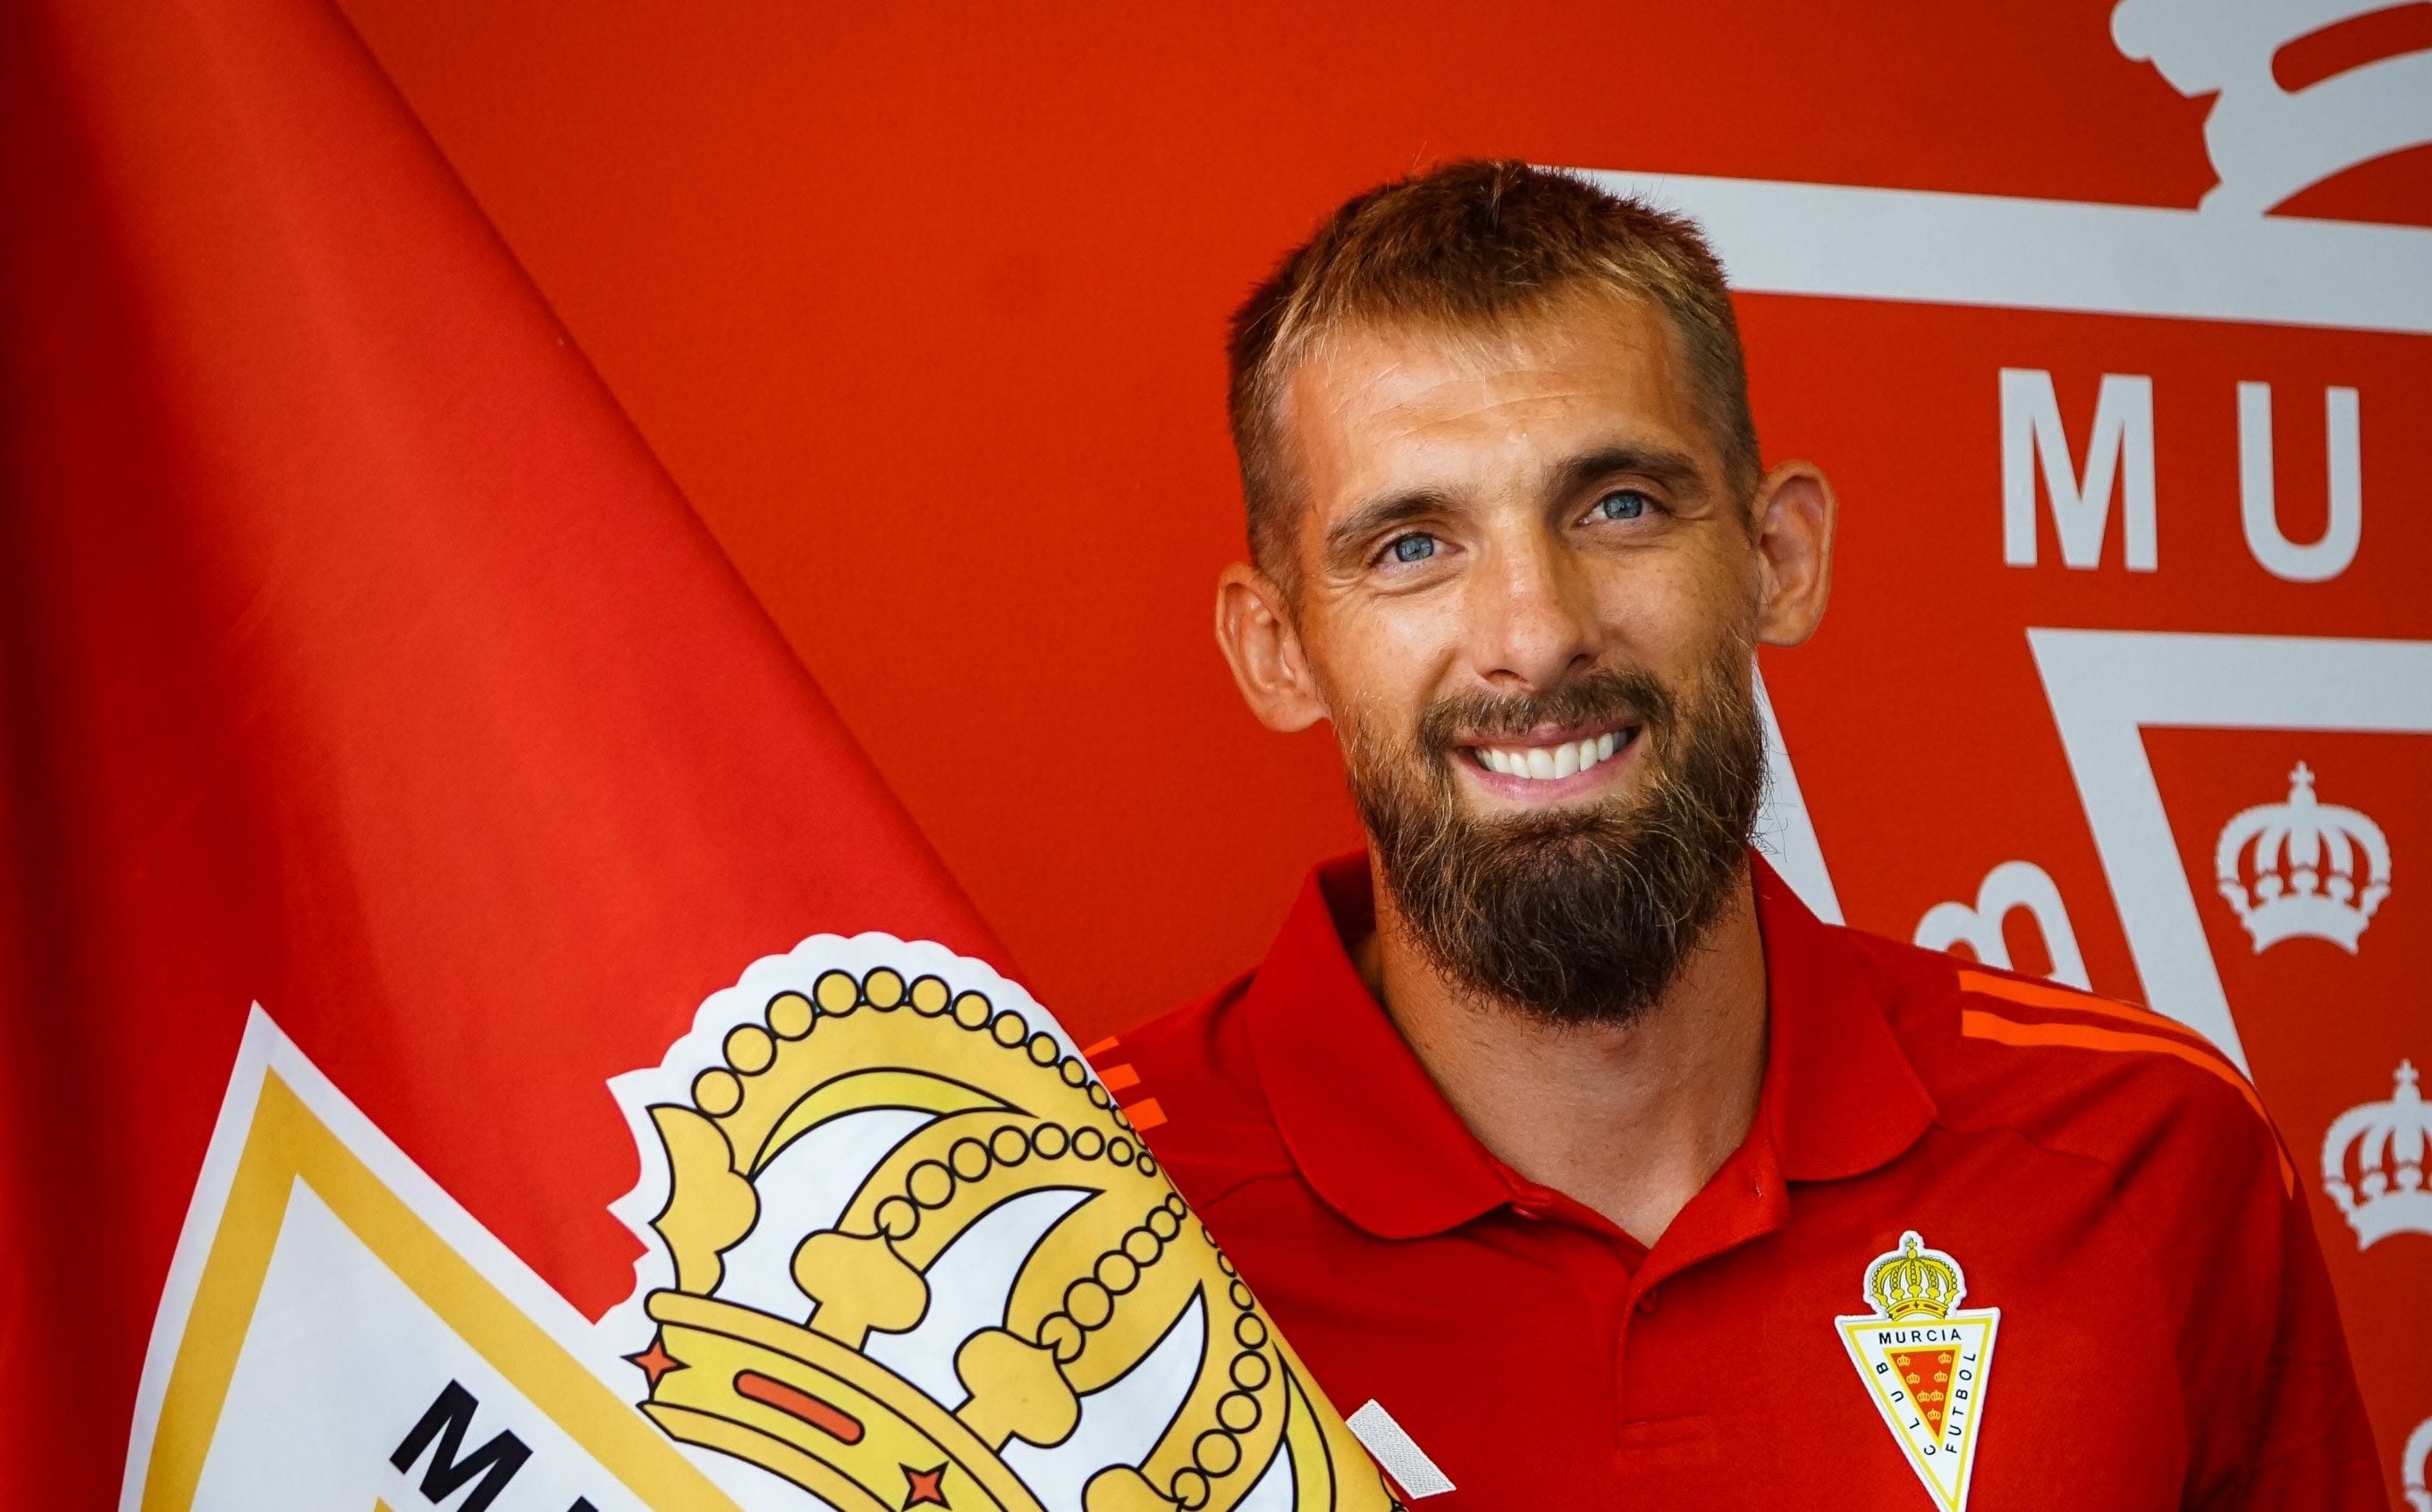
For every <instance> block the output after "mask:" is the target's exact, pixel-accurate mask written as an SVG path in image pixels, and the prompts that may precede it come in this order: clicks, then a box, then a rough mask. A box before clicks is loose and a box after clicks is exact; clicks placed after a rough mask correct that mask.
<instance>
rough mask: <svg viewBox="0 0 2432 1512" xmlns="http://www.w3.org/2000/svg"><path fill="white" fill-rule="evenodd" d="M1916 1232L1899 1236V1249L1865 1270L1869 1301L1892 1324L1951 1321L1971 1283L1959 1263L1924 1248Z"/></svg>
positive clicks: (1940, 1253)
mask: <svg viewBox="0 0 2432 1512" xmlns="http://www.w3.org/2000/svg"><path fill="white" fill-rule="evenodd" d="M1922 1244H1923V1241H1922V1240H1920V1239H1918V1238H1917V1233H1916V1232H1915V1231H1914V1230H1912V1231H1911V1232H1907V1233H1904V1234H1902V1235H1900V1249H1896V1250H1894V1251H1892V1252H1891V1253H1890V1254H1887V1255H1884V1256H1883V1257H1882V1258H1880V1259H1878V1260H1877V1261H1876V1262H1875V1263H1874V1264H1873V1265H1871V1266H1867V1267H1866V1300H1868V1301H1870V1302H1872V1303H1874V1304H1875V1309H1876V1311H1878V1312H1880V1313H1882V1314H1883V1317H1888V1318H1890V1319H1891V1320H1892V1321H1893V1322H1895V1323H1898V1322H1903V1321H1905V1320H1907V1319H1909V1318H1912V1317H1949V1316H1950V1315H1951V1309H1952V1308H1954V1307H1957V1306H1958V1305H1959V1302H1960V1299H1962V1298H1964V1297H1966V1296H1967V1295H1968V1283H1967V1282H1966V1281H1965V1280H1963V1279H1962V1278H1961V1276H1960V1271H1959V1263H1958V1262H1957V1261H1955V1260H1953V1259H1951V1257H1950V1256H1949V1255H1946V1254H1944V1253H1943V1252H1942V1251H1941V1250H1939V1249H1923V1248H1921V1246H1922Z"/></svg>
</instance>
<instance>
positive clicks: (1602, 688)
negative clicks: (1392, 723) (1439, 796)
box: [1418, 667, 1679, 756]
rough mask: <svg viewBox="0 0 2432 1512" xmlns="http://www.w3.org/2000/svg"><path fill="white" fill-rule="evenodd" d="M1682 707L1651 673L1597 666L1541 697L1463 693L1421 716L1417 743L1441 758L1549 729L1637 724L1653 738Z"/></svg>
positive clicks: (1671, 721)
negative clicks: (1472, 745) (1482, 741)
mask: <svg viewBox="0 0 2432 1512" xmlns="http://www.w3.org/2000/svg"><path fill="white" fill-rule="evenodd" d="M1678 712H1679V710H1678V703H1677V700H1675V699H1674V697H1673V695H1672V693H1671V691H1670V690H1669V689H1667V688H1665V687H1664V685H1663V684H1662V683H1661V682H1659V681H1657V680H1656V679H1655V677H1654V676H1653V675H1652V674H1650V673H1647V672H1644V671H1638V670H1637V669H1635V668H1628V667H1599V668H1596V669H1594V670H1592V671H1585V672H1581V673H1579V675H1578V676H1576V677H1573V678H1572V679H1570V680H1569V681H1567V682H1565V683H1563V684H1562V685H1561V686H1559V687H1557V688H1549V689H1547V690H1546V691H1545V692H1543V693H1460V694H1451V695H1448V696H1446V697H1444V698H1440V699H1438V700H1436V701H1435V702H1434V703H1432V704H1430V705H1427V712H1426V713H1425V714H1422V715H1421V716H1420V717H1419V728H1418V744H1419V748H1420V750H1422V751H1424V752H1425V753H1427V755H1429V756H1444V755H1445V754H1446V753H1448V752H1450V751H1451V750H1452V749H1453V748H1454V747H1455V746H1457V745H1459V744H1460V743H1461V741H1462V740H1464V739H1473V740H1474V739H1478V738H1480V737H1488V738H1492V737H1495V736H1512V737H1521V736H1526V735H1528V733H1529V732H1530V731H1532V730H1537V729H1542V728H1545V726H1547V725H1552V726H1555V727H1558V728H1560V727H1563V726H1568V725H1574V724H1634V725H1638V726H1640V727H1642V728H1643V729H1645V730H1646V731H1647V732H1648V733H1649V734H1656V733H1660V732H1663V731H1666V730H1669V729H1670V728H1671V727H1672V725H1673V723H1674V722H1675V720H1676V718H1677V716H1678Z"/></svg>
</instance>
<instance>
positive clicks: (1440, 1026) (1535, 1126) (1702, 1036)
mask: <svg viewBox="0 0 2432 1512" xmlns="http://www.w3.org/2000/svg"><path fill="white" fill-rule="evenodd" d="M1352 956H1353V960H1355V961H1356V962H1357V963H1358V965H1359V968H1360V976H1361V977H1363V978H1365V979H1366V981H1367V983H1368V989H1369V991H1370V992H1372V993H1375V994H1376V997H1377V1000H1378V1001H1379V1002H1381V1003H1382V1004H1384V1005H1385V1011H1386V1012H1387V1013H1388V1014H1389V1015H1390V1016H1391V1017H1392V1018H1393V1023H1394V1026H1395V1027H1396V1028H1399V1029H1400V1030H1401V1033H1402V1038H1403V1039H1404V1040H1405V1041H1407V1042H1408V1043H1409V1045H1410V1048H1411V1050H1413V1051H1414V1052H1416V1054H1417V1055H1418V1058H1419V1062H1420V1063H1421V1064H1423V1065H1424V1066H1426V1067H1427V1074H1428V1076H1429V1077H1431V1078H1432V1079H1434V1081H1435V1084H1436V1086H1437V1087H1438V1089H1440V1090H1441V1091H1442V1092H1443V1093H1444V1098H1445V1100H1446V1101H1448V1102H1450V1103H1451V1104H1452V1108H1453V1111H1454V1112H1455V1113H1458V1114H1460V1116H1461V1122H1462V1123H1464V1124H1466V1125H1468V1126H1469V1129H1470V1131H1471V1132H1472V1133H1474V1134H1476V1135H1477V1136H1478V1142H1479V1143H1480V1144H1483V1145H1484V1146H1485V1147H1487V1148H1488V1149H1489V1150H1491V1151H1493V1152H1494V1153H1495V1158H1496V1159H1498V1160H1500V1161H1502V1162H1503V1163H1504V1164H1507V1165H1509V1166H1511V1167H1512V1169H1513V1170H1515V1171H1517V1172H1519V1173H1520V1174H1521V1175H1522V1176H1525V1177H1527V1178H1528V1180H1529V1181H1534V1182H1536V1183H1537V1184H1539V1185H1540V1186H1547V1187H1551V1188H1553V1189H1554V1190H1555V1191H1558V1192H1561V1193H1562V1194H1563V1195H1564V1196H1566V1197H1569V1198H1573V1199H1574V1200H1576V1201H1578V1202H1580V1203H1582V1204H1584V1205H1585V1206H1587V1207H1589V1208H1592V1209H1594V1210H1595V1211H1596V1212H1597V1213H1600V1214H1602V1215H1604V1216H1606V1217H1607V1218H1610V1219H1611V1220H1612V1221H1613V1223H1614V1224H1615V1225H1617V1226H1618V1227H1619V1228H1620V1229H1621V1230H1622V1231H1623V1232H1626V1233H1628V1234H1630V1236H1631V1237H1633V1238H1635V1239H1637V1240H1638V1241H1639V1242H1641V1243H1642V1244H1647V1245H1650V1246H1651V1245H1653V1244H1654V1242H1655V1240H1656V1239H1657V1237H1658V1236H1660V1235H1661V1234H1662V1233H1663V1232H1664V1230H1665V1229H1666V1228H1668V1227H1670V1225H1671V1222H1672V1219H1673V1218H1674V1217H1675V1216H1676V1215H1679V1213H1680V1210H1681V1209H1682V1208H1683V1207H1685V1206H1687V1205H1688V1202H1689V1199H1690V1198H1693V1197H1695V1196H1696V1195H1697V1192H1698V1190H1699V1189H1700V1188H1702V1187H1703V1186H1704V1185H1705V1184H1706V1181H1708V1179H1709V1178H1711V1177H1712V1176H1713V1175H1714V1172H1715V1171H1716V1170H1717V1169H1719V1168H1720V1167H1721V1165H1722V1164H1723V1162H1724V1161H1725V1160H1726V1159H1728V1158H1729V1157H1730V1155H1731V1151H1732V1150H1734V1149H1736V1148H1737V1147H1739V1144H1740V1141H1741V1140H1742V1139H1744V1138H1746V1137H1747V1134H1748V1126H1749V1125H1750V1124H1751V1123H1752V1122H1753V1121H1754V1120H1755V1117H1756V1107H1757V1093H1758V1089H1759V1087H1760V1086H1761V1085H1762V1083H1763V1081H1764V1078H1765V946H1764V942H1763V940H1762V938H1761V937H1760V935H1759V934H1758V931H1757V922H1756V909H1755V899H1754V895H1753V893H1752V892H1751V890H1750V887H1749V885H1748V883H1747V882H1745V881H1743V882H1742V884H1741V885H1740V887H1739V888H1738V890H1737V891H1736V892H1735V894H1734V896H1733V898H1732V901H1731V905H1730V907H1729V908H1728V909H1726V910H1725V912H1724V914H1723V917H1722V918H1720V919H1718V920H1717V921H1715V924H1714V927H1713V929H1712V930H1710V931H1709V932H1708V934H1707V936H1706V938H1705V940H1704V941H1703V942H1702V943H1701V944H1700V945H1699V946H1698V947H1697V949H1695V950H1693V951H1692V952H1691V953H1690V956H1689V959H1688V960H1687V962H1686V963H1685V964H1684V965H1683V967H1682V969H1681V972H1680V976H1679V977H1676V978H1675V979H1674V980H1673V983H1672V985H1671V986H1670V987H1669V988H1667V989H1666V990H1665V991H1664V995H1663V996H1662V997H1661V998H1660V999H1658V1000H1657V1001H1656V1002H1655V1004H1654V1005H1653V1006H1651V1007H1650V1008H1649V1009H1648V1010H1647V1011H1646V1012H1645V1013H1643V1014H1641V1015H1640V1016H1639V1017H1638V1018H1637V1019H1635V1020H1633V1021H1632V1022H1630V1023H1629V1024H1627V1025H1621V1026H1613V1025H1557V1024H1551V1023H1548V1022H1546V1021H1545V1020H1544V1019H1542V1018H1539V1017H1536V1016H1534V1015H1532V1014H1529V1013H1527V1012H1524V1011H1520V1010H1518V1009H1515V1008H1513V1007H1512V1006H1511V1005H1509V1004H1505V1003H1498V1002H1494V1001H1485V1000H1480V999H1478V998H1477V997H1475V996H1469V995H1464V994H1461V993H1459V992H1457V991H1456V990H1455V989H1454V988H1453V987H1452V985H1451V984H1450V983H1448V982H1446V981H1445V980H1444V977H1442V976H1440V975H1439V974H1438V973H1437V972H1436V971H1435V969H1434V967H1433V966H1432V965H1431V964H1430V963H1429V962H1428V960H1427V957H1426V955H1425V953H1424V951H1423V950H1422V949H1421V947H1420V946H1419V944H1418V942H1417V941H1416V940H1415V939H1413V938H1412V937H1411V935H1410V928H1409V926H1408V924H1407V923H1406V922H1405V921H1403V920H1402V919H1401V918H1400V916H1399V915H1398V913H1397V912H1396V910H1395V909H1394V908H1393V898H1392V894H1391V893H1390V892H1387V891H1386V890H1385V889H1384V888H1383V887H1382V886H1379V887H1378V888H1377V891H1376V933H1375V934H1374V935H1372V936H1370V937H1369V938H1368V939H1366V940H1364V941H1360V942H1359V943H1357V944H1356V945H1354V947H1353V950H1352Z"/></svg>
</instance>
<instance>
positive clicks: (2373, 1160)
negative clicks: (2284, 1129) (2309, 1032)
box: [2322, 1061, 2432, 1249]
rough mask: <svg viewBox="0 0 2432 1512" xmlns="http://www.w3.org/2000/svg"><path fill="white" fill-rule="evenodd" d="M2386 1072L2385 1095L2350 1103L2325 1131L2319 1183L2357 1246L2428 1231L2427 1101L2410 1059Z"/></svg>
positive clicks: (2430, 1119)
mask: <svg viewBox="0 0 2432 1512" xmlns="http://www.w3.org/2000/svg"><path fill="white" fill-rule="evenodd" d="M2390 1080H2391V1083H2392V1090H2391V1092H2390V1100H2389V1101H2388V1102H2368V1103H2364V1104H2361V1105H2359V1106H2357V1107H2354V1108H2351V1109H2349V1110H2348V1111H2347V1112H2346V1113H2341V1114H2339V1117H2337V1118H2336V1119H2333V1120H2332V1122H2331V1127H2330V1128H2329V1130H2326V1131H2325V1132H2324V1133H2323V1135H2322V1190H2323V1191H2325V1192H2327V1193H2329V1194H2330V1198H2331V1200H2332V1201H2334V1202H2336V1203H2338V1204H2339V1212H2340V1213H2342V1214H2344V1215H2346V1217H2347V1220H2348V1227H2350V1228H2352V1229H2354V1230H2355V1231H2356V1248H2357V1249H2372V1248H2373V1246H2374V1245H2376V1244H2378V1243H2380V1242H2381V1241H2382V1240H2384V1239H2387V1238H2389V1237H2390V1235H2391V1234H2393V1233H2401V1232H2414V1233H2421V1234H2426V1235H2432V1192H2427V1191H2425V1190H2424V1149H2425V1147H2426V1146H2427V1145H2432V1104H2426V1103H2425V1102H2424V1094H2423V1093H2422V1092H2421V1091H2419V1090H2417V1087H2416V1073H2415V1062H2412V1061H2401V1062H2398V1069H2397V1071H2395V1072H2394V1073H2392V1074H2391V1077H2390ZM2351 1154H2353V1155H2354V1156H2355V1166H2354V1170H2355V1180H2353V1181H2351V1180H2349V1171H2350V1165H2349V1157H2350V1155H2351Z"/></svg>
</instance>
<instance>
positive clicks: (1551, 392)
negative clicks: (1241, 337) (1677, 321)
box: [1280, 297, 1720, 516]
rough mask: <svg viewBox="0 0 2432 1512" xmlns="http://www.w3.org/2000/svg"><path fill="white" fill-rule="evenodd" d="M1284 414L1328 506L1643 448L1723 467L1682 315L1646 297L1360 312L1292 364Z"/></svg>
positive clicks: (1313, 485)
mask: <svg viewBox="0 0 2432 1512" xmlns="http://www.w3.org/2000/svg"><path fill="white" fill-rule="evenodd" d="M1280 408H1281V418H1282V419H1283V421H1284V425H1285V428H1286V431H1287V433H1288V434H1289V437H1290V442H1291V446H1292V451H1293V452H1294V453H1295V460H1296V461H1297V462H1298V463H1299V465H1300V468H1301V471H1302V480H1301V481H1302V483H1303V484H1305V486H1306V487H1307V489H1308V497H1309V501H1311V502H1312V503H1314V504H1316V505H1317V506H1318V509H1317V513H1319V514H1320V515H1321V516H1322V515H1323V514H1325V513H1326V504H1327V503H1328V502H1329V501H1333V502H1337V503H1340V502H1343V501H1348V500H1351V499H1354V498H1357V497H1359V496H1360V495H1363V494H1366V493H1368V492H1370V491H1371V490H1373V489H1375V488H1376V487H1380V486H1387V485H1391V484H1406V483H1410V482H1414V481H1427V482H1429V483H1431V484H1435V485H1438V486H1445V487H1453V488H1460V487H1463V486H1481V485H1489V484H1493V483H1495V482H1497V481H1501V482H1508V483H1512V484H1518V483H1521V482H1522V481H1523V480H1524V477H1525V476H1527V475H1530V474H1533V473H1537V472H1542V471H1544V470H1546V469H1550V468H1555V467H1560V466H1562V464H1563V463H1564V462H1565V461H1567V460H1569V459H1570V458H1571V457H1573V456H1576V455H1578V454H1579V453H1580V452H1581V451H1583V450H1608V449H1613V448H1642V449H1648V450H1664V451H1670V452H1674V453H1679V454H1685V455H1688V456H1690V457H1693V458H1695V459H1696V460H1697V463H1698V465H1699V466H1700V467H1701V468H1706V469H1710V470H1716V471H1718V470H1719V467H1720V461H1719V458H1718V457H1717V456H1716V455H1715V452H1714V445H1713V442H1712V438H1711V437H1710V436H1709V435H1708V434H1707V433H1706V431H1705V429H1704V427H1703V426H1702V425H1701V424H1700V422H1699V417H1698V415H1697V407H1696V403H1695V398H1694V395H1693V394H1692V392H1691V387H1690V384H1689V382H1688V380H1687V374H1686V371H1685V368H1684V365H1683V363H1682V361H1681V358H1680V342H1679V338H1678V335H1677V333H1676V332H1675V331H1673V329H1672V325H1671V322H1670V321H1669V320H1667V319H1666V318H1665V317H1664V315H1663V314H1661V313H1660V312H1658V311H1657V310H1655V309H1654V308H1653V307H1652V306H1650V305H1648V304H1647V303H1646V302H1645V301H1643V300H1637V299H1622V298H1613V297H1596V298H1594V299H1583V300H1580V301H1578V302H1576V303H1571V304H1566V305H1564V306H1562V307H1559V308H1558V309H1556V310H1554V311H1551V312H1548V313H1546V314H1541V315H1532V316H1528V317H1524V318H1521V319H1517V320H1513V321H1511V322H1509V323H1505V324H1500V325H1497V326H1494V327H1488V328H1482V329H1480V328H1462V329H1447V328H1444V327H1440V326H1432V325H1417V324H1397V325H1384V326H1379V325H1355V326H1350V327H1346V328H1344V329H1343V330H1340V331H1335V332H1333V333H1331V334H1330V335H1329V336H1328V337H1327V338H1326V340H1324V341H1323V342H1321V343H1320V344H1318V345H1317V346H1316V347H1315V348H1313V349H1312V350H1311V351H1310V353H1309V355H1308V357H1306V358H1305V359H1304V360H1303V361H1302V363H1301V364H1300V365H1299V366H1298V367H1297V368H1296V369H1295V370H1294V371H1293V373H1292V377H1291V380H1290V382H1288V383H1287V385H1286V387H1285V390H1284V393H1283V395H1282V404H1281V406H1280Z"/></svg>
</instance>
